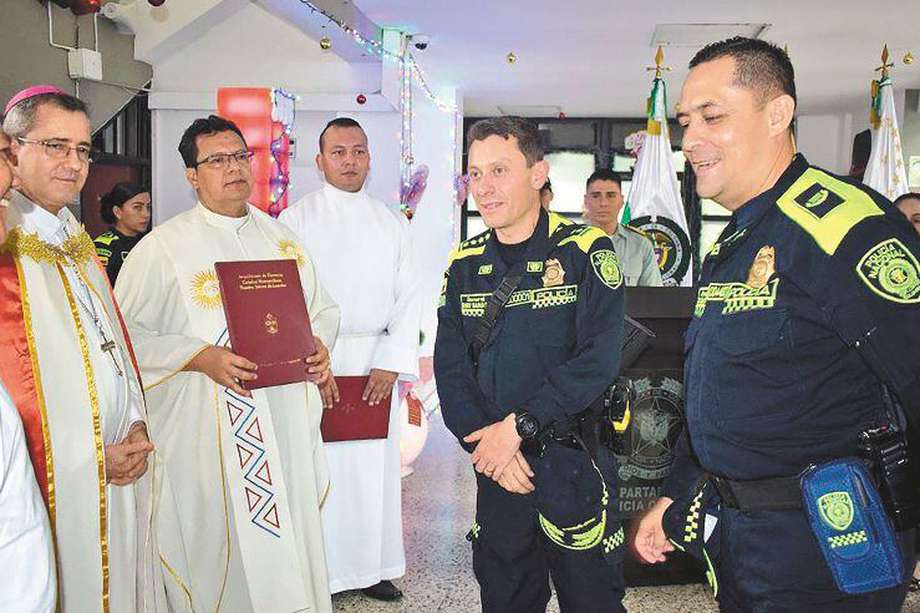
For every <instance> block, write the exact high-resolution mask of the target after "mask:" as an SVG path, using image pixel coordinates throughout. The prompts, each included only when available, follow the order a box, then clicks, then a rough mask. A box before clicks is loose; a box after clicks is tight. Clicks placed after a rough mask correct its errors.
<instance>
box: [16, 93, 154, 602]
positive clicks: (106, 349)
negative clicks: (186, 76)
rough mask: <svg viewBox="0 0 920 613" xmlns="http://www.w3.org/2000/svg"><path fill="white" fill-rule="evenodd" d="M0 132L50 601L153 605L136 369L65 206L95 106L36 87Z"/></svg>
mask: <svg viewBox="0 0 920 613" xmlns="http://www.w3.org/2000/svg"><path fill="white" fill-rule="evenodd" d="M3 131H4V132H5V133H6V134H8V135H9V137H10V141H11V143H10V146H9V155H10V158H11V159H12V160H13V162H14V166H13V167H14V171H15V173H16V177H17V181H18V186H17V188H16V189H15V190H14V191H12V192H11V193H10V197H9V205H8V207H7V209H6V219H5V223H4V225H5V229H6V236H5V238H4V241H3V244H2V245H0V372H2V374H3V380H4V384H5V386H6V388H7V391H8V392H9V395H10V397H11V399H12V401H13V404H14V405H15V406H16V409H17V411H18V412H19V414H20V417H21V420H22V425H23V429H24V431H25V435H26V440H27V443H28V448H29V454H30V456H31V460H32V465H33V470H34V473H35V478H36V480H37V482H38V485H39V488H40V490H41V492H42V495H43V498H44V502H45V504H46V506H47V511H48V517H49V520H50V526H51V530H52V534H53V538H54V549H55V552H56V557H57V560H56V561H57V592H58V601H57V608H58V609H59V610H60V611H63V612H64V613H68V612H75V613H77V612H78V613H84V612H87V611H103V612H107V611H153V610H156V609H157V606H158V604H164V603H162V602H160V601H158V599H157V596H158V593H159V591H161V589H162V583H161V582H160V581H159V575H156V574H155V573H154V570H155V567H154V565H153V557H152V552H153V548H152V546H151V545H152V535H151V534H150V532H149V528H150V523H151V513H150V509H151V506H150V497H151V492H150V485H151V475H150V473H149V472H148V471H147V457H148V454H149V453H150V452H151V451H152V450H153V445H152V444H151V443H150V441H149V440H148V438H147V431H146V426H145V423H144V420H145V416H144V413H145V408H144V401H143V396H142V394H141V387H140V381H139V378H138V374H137V370H136V367H135V364H134V362H133V359H132V357H131V351H132V350H131V345H130V342H129V340H128V336H127V332H126V330H125V329H124V327H123V325H122V323H121V319H120V314H119V312H118V308H117V306H116V305H115V301H114V297H113V296H112V291H111V287H110V286H109V283H108V278H107V277H106V275H105V271H103V270H102V268H101V266H100V264H99V262H98V260H96V258H95V255H94V253H95V252H94V249H93V243H92V241H91V240H90V238H89V236H88V235H87V234H86V232H85V231H84V230H83V228H82V227H81V226H80V224H79V223H78V222H77V220H76V219H75V218H74V216H73V215H72V214H71V213H70V211H69V210H68V209H67V208H66V204H67V203H70V202H73V201H74V199H75V198H76V197H77V195H78V194H79V193H80V189H81V188H82V187H83V184H84V182H85V181H86V176H87V173H88V170H89V164H90V152H91V149H90V123H89V116H88V114H87V110H86V107H85V105H84V104H83V103H82V102H81V101H80V100H78V99H76V98H74V97H72V96H70V95H67V94H66V93H64V92H63V91H61V90H59V89H57V88H54V87H50V86H38V87H32V88H29V89H27V90H23V91H22V92H20V93H19V94H17V95H16V96H14V97H13V98H12V99H11V100H10V102H9V103H8V104H7V106H6V109H5V112H4V121H3ZM145 474H146V476H145V477H144V478H143V479H141V477H142V476H144V475H145Z"/></svg>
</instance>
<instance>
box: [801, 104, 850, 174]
mask: <svg viewBox="0 0 920 613" xmlns="http://www.w3.org/2000/svg"><path fill="white" fill-rule="evenodd" d="M796 122H797V128H796V145H797V146H798V150H799V151H801V152H802V153H803V154H804V155H805V158H806V159H807V160H808V162H809V163H811V164H814V165H815V166H819V167H821V168H823V169H825V170H827V171H830V172H833V173H836V174H841V175H845V174H847V172H848V171H849V169H850V158H851V153H852V148H853V135H854V134H855V133H854V132H853V115H852V114H851V113H839V114H835V115H802V116H800V117H799V118H798V119H797V120H796Z"/></svg>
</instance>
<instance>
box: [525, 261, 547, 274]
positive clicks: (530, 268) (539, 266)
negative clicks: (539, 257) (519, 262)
mask: <svg viewBox="0 0 920 613" xmlns="http://www.w3.org/2000/svg"><path fill="white" fill-rule="evenodd" d="M527 272H543V262H527Z"/></svg>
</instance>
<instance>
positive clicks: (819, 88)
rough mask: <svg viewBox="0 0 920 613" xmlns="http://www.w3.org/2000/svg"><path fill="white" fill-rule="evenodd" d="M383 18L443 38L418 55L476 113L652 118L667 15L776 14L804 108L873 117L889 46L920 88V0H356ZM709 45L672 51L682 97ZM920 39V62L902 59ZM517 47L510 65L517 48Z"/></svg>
mask: <svg viewBox="0 0 920 613" xmlns="http://www.w3.org/2000/svg"><path fill="white" fill-rule="evenodd" d="M354 2H355V4H356V5H357V7H358V8H359V9H360V10H361V11H363V12H364V13H365V14H366V15H367V16H368V17H369V18H370V19H371V20H372V21H374V22H376V23H377V24H378V25H382V26H400V27H403V28H405V29H407V30H408V31H410V32H422V33H425V34H428V35H430V36H431V43H430V45H429V47H428V49H427V50H425V51H417V50H414V49H413V53H414V55H415V57H416V59H417V60H418V62H419V64H420V65H421V66H422V67H423V68H424V70H425V71H426V73H427V75H428V77H429V80H430V81H431V82H432V85H434V86H450V87H456V88H457V89H458V90H459V91H460V93H461V95H462V96H463V100H464V107H465V113H466V114H467V115H492V114H497V113H498V112H499V110H498V107H499V106H502V107H506V106H517V105H528V106H529V105H548V106H558V107H561V109H562V111H563V112H565V113H566V114H567V115H568V116H569V117H578V116H607V117H635V116H637V115H642V114H643V113H644V108H645V98H646V96H647V95H648V91H649V85H650V80H651V75H650V73H648V72H647V71H646V69H645V68H646V66H649V65H651V64H653V63H654V61H653V58H654V55H655V48H654V47H652V46H651V44H650V42H651V39H652V34H653V32H654V30H655V26H656V25H658V24H679V23H697V24H699V23H749V22H753V23H768V24H771V25H770V27H769V28H768V29H767V30H766V31H765V32H764V34H763V35H762V38H765V39H767V40H771V41H773V42H775V43H777V44H779V45H781V46H782V45H787V46H788V49H789V54H790V57H791V58H792V61H793V64H794V65H795V69H796V85H797V88H798V95H799V113H800V114H819V113H832V112H843V111H849V112H853V113H863V112H865V113H866V114H868V91H869V81H870V80H871V79H872V78H873V75H875V74H877V73H875V72H873V69H874V68H875V67H877V66H879V64H880V53H881V49H882V45H883V44H884V43H887V44H888V46H889V48H890V49H891V52H892V61H894V63H895V68H894V69H893V71H892V77H893V79H894V81H895V86H896V88H897V89H902V88H907V87H911V88H918V87H920V2H918V1H916V0H875V1H874V2H868V1H866V0H836V1H828V0H796V1H790V0H770V1H767V0H749V1H748V2H739V1H738V0H703V1H697V2H688V1H686V0H656V1H652V2H648V1H644V2H636V1H632V2H622V1H620V0H569V1H568V2H558V1H554V2H550V1H547V0H504V1H496V0H465V1H463V2H458V1H457V0H354ZM697 48H698V47H667V48H665V50H664V51H665V62H664V63H665V64H666V65H668V66H672V67H673V70H672V71H671V72H669V73H667V76H666V79H667V81H668V84H669V88H670V94H669V97H670V99H671V100H672V101H676V100H677V98H678V97H679V89H678V88H679V86H680V83H681V82H682V80H683V78H684V77H685V76H686V72H687V71H686V65H687V62H688V60H689V59H690V58H691V57H692V55H693V53H694V52H695V51H696V50H697ZM910 48H912V49H913V52H914V54H915V55H916V56H917V61H916V62H915V63H913V64H911V65H905V64H903V63H902V61H901V58H902V56H903V55H904V53H905V52H906V51H907V50H908V49H910ZM509 52H511V53H514V54H515V55H516V56H517V61H516V62H514V63H513V64H509V63H508V62H507V61H506V56H507V54H508V53H509Z"/></svg>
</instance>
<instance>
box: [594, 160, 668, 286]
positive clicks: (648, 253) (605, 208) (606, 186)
mask: <svg viewBox="0 0 920 613" xmlns="http://www.w3.org/2000/svg"><path fill="white" fill-rule="evenodd" d="M623 203H624V201H623V188H622V185H621V183H620V177H618V176H617V175H616V173H614V172H613V171H612V170H610V169H608V168H598V169H597V170H595V171H594V172H593V173H591V176H590V177H588V180H587V182H586V184H585V198H584V204H585V219H587V220H588V222H589V223H591V224H592V225H595V226H597V227H598V228H600V229H601V230H603V231H604V232H606V233H607V234H608V236H610V240H612V241H613V249H614V251H616V252H617V256H618V257H619V258H620V267H621V268H622V269H623V275H624V277H625V280H626V285H627V286H630V287H631V286H635V285H639V286H642V287H661V286H662V281H661V270H660V269H659V268H658V258H656V257H655V249H654V247H653V246H652V241H651V240H649V238H648V237H647V236H646V235H645V234H644V233H643V232H641V231H640V230H637V229H636V228H633V227H631V226H624V225H622V224H620V223H618V220H619V219H620V211H621V210H623Z"/></svg>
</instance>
